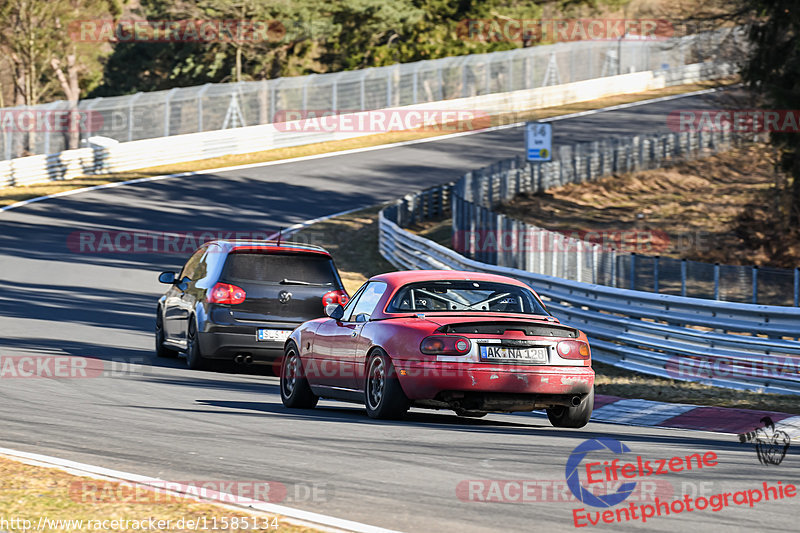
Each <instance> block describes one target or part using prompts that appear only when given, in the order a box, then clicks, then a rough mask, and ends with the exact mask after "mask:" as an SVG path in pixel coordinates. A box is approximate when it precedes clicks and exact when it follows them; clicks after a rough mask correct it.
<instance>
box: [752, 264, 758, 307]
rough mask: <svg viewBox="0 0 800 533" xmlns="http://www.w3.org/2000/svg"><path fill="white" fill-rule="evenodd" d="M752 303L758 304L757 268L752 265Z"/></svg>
mask: <svg viewBox="0 0 800 533" xmlns="http://www.w3.org/2000/svg"><path fill="white" fill-rule="evenodd" d="M752 273H753V303H754V304H756V303H758V267H757V266H756V265H753V269H752Z"/></svg>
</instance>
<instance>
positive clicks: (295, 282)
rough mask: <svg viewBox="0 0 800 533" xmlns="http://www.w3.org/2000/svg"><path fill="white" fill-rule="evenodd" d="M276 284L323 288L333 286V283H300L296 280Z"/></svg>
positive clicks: (286, 280)
mask: <svg viewBox="0 0 800 533" xmlns="http://www.w3.org/2000/svg"><path fill="white" fill-rule="evenodd" d="M278 283H280V284H281V285H314V286H316V287H325V286H327V285H333V283H311V282H308V281H300V280H297V279H282V280H280V281H279V282H278Z"/></svg>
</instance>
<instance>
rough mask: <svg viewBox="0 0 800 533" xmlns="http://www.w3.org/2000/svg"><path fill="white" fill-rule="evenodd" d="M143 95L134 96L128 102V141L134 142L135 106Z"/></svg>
mask: <svg viewBox="0 0 800 533" xmlns="http://www.w3.org/2000/svg"><path fill="white" fill-rule="evenodd" d="M141 94H142V93H136V94H134V95H133V96H132V97H131V99H130V100H129V101H128V140H129V141H132V140H133V104H134V103H136V100H138V99H139V96H141Z"/></svg>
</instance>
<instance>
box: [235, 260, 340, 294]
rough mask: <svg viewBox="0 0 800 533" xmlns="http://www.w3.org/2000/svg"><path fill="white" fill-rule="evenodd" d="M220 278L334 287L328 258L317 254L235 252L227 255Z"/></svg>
mask: <svg viewBox="0 0 800 533" xmlns="http://www.w3.org/2000/svg"><path fill="white" fill-rule="evenodd" d="M222 278H224V279H226V280H230V281H234V280H236V281H256V282H264V283H281V282H289V283H291V282H301V284H302V282H305V283H310V284H314V285H331V286H338V283H337V280H338V277H337V275H336V270H335V267H334V266H333V261H332V260H331V258H330V257H327V256H324V255H318V254H313V255H312V254H292V255H288V254H264V253H242V252H235V253H232V254H230V255H229V256H228V259H227V261H225V268H224V269H223V271H222Z"/></svg>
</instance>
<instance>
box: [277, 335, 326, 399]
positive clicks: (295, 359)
mask: <svg viewBox="0 0 800 533" xmlns="http://www.w3.org/2000/svg"><path fill="white" fill-rule="evenodd" d="M318 401H319V396H317V395H315V394H314V393H313V392H312V391H311V386H309V384H308V379H306V376H305V373H304V372H303V362H302V361H301V360H300V355H298V353H297V346H296V345H295V343H293V342H290V343H289V344H288V345H287V346H286V351H285V352H284V356H283V364H282V365H281V402H283V405H285V406H286V407H292V408H299V409H313V408H314V407H315V406H316V405H317V402H318Z"/></svg>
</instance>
